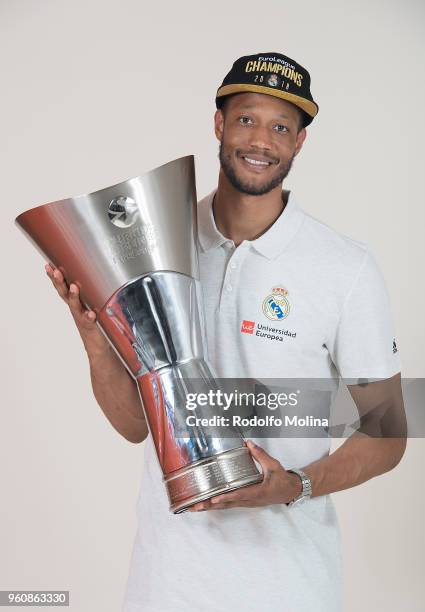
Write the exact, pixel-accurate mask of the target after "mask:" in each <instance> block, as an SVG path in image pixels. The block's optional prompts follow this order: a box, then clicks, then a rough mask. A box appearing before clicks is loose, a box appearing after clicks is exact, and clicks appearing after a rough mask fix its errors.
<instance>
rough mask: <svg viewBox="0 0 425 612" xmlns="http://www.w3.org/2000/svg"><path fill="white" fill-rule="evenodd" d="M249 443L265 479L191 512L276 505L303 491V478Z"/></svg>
mask: <svg viewBox="0 0 425 612" xmlns="http://www.w3.org/2000/svg"><path fill="white" fill-rule="evenodd" d="M247 446H248V448H249V450H250V452H251V455H252V456H253V458H254V459H255V460H256V461H257V462H258V463H259V464H260V466H261V470H262V472H263V480H262V482H260V483H258V484H254V485H249V486H248V487H242V488H241V489H236V490H235V491H230V492H229V493H222V494H220V495H217V496H215V497H213V498H212V499H209V500H207V501H204V502H199V503H197V504H195V505H193V506H191V507H190V508H189V509H188V511H189V512H197V511H200V510H224V509H226V508H257V507H260V506H270V505H272V504H287V503H288V502H290V501H292V500H293V499H295V497H297V496H298V495H299V494H300V493H301V489H302V484H301V480H300V478H299V477H298V476H297V475H296V474H293V473H290V472H287V471H286V470H285V468H284V467H283V466H282V465H281V464H280V463H279V461H278V460H277V459H274V458H273V457H271V456H270V455H269V454H268V453H266V451H265V450H264V449H263V448H261V447H260V446H257V445H256V444H254V442H252V441H251V440H248V441H247Z"/></svg>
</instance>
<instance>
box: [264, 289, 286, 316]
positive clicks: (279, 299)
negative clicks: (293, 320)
mask: <svg viewBox="0 0 425 612" xmlns="http://www.w3.org/2000/svg"><path fill="white" fill-rule="evenodd" d="M287 295H288V290H287V289H285V287H273V289H272V292H271V293H270V294H269V295H268V296H267V297H266V298H265V299H264V301H263V313H264V314H265V315H266V317H267V318H268V319H271V320H272V321H282V320H283V319H286V317H287V316H288V315H289V311H290V309H291V307H290V304H289V300H288V298H287Z"/></svg>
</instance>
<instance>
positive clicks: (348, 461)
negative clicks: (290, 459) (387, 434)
mask: <svg viewBox="0 0 425 612" xmlns="http://www.w3.org/2000/svg"><path fill="white" fill-rule="evenodd" d="M405 448H406V439H405V438H374V437H369V436H365V435H364V434H361V433H358V432H355V433H354V434H353V435H352V436H351V437H350V438H348V439H347V440H346V441H345V442H344V444H342V445H341V446H340V447H339V448H338V449H337V450H336V451H335V452H334V453H331V454H330V455H329V456H327V457H323V458H322V459H319V460H318V461H314V462H313V463H310V464H309V465H307V466H305V467H303V468H301V469H302V470H303V471H304V472H305V473H306V474H307V475H308V476H310V477H311V481H312V497H316V496H318V495H327V494H329V493H335V492H336V491H342V490H343V489H349V488H350V487H355V486H356V485H359V484H362V483H363V482H366V481H367V480H369V479H370V478H373V477H375V476H379V475H380V474H383V473H385V472H388V471H389V470H391V469H393V468H394V467H395V466H396V465H397V464H398V463H399V461H400V459H401V458H402V456H403V454H404V450H405Z"/></svg>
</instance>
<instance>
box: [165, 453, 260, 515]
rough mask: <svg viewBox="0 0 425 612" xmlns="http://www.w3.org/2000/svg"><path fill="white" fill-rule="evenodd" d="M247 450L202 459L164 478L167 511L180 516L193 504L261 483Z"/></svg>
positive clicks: (258, 473)
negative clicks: (168, 508)
mask: <svg viewBox="0 0 425 612" xmlns="http://www.w3.org/2000/svg"><path fill="white" fill-rule="evenodd" d="M262 479H263V475H262V474H261V473H260V472H259V471H258V470H257V468H256V466H255V463H254V460H253V459H252V457H251V454H250V452H249V450H248V448H247V447H246V446H242V447H240V448H235V449H232V450H228V451H224V452H223V453H219V454H218V455H213V456H211V457H207V458H206V459H201V460H200V461H196V462H195V463H191V464H190V465H188V466H186V467H184V468H181V469H180V470H177V471H176V472H173V473H172V474H170V475H168V476H166V477H164V482H165V484H166V487H167V491H168V497H169V499H170V510H171V512H173V513H174V514H180V513H181V512H184V511H185V510H187V509H188V508H189V507H190V506H193V505H194V504H196V503H198V502H201V501H205V500H207V499H210V498H211V497H214V495H219V494H220V493H227V492H229V491H233V490H234V489H239V488H241V487H246V486H248V485H251V484H255V483H258V482H261V480H262Z"/></svg>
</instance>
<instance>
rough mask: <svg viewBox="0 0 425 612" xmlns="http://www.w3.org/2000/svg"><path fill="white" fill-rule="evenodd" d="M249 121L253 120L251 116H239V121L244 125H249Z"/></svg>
mask: <svg viewBox="0 0 425 612" xmlns="http://www.w3.org/2000/svg"><path fill="white" fill-rule="evenodd" d="M249 121H251V119H250V118H249V117H239V123H242V125H248V123H249Z"/></svg>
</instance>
